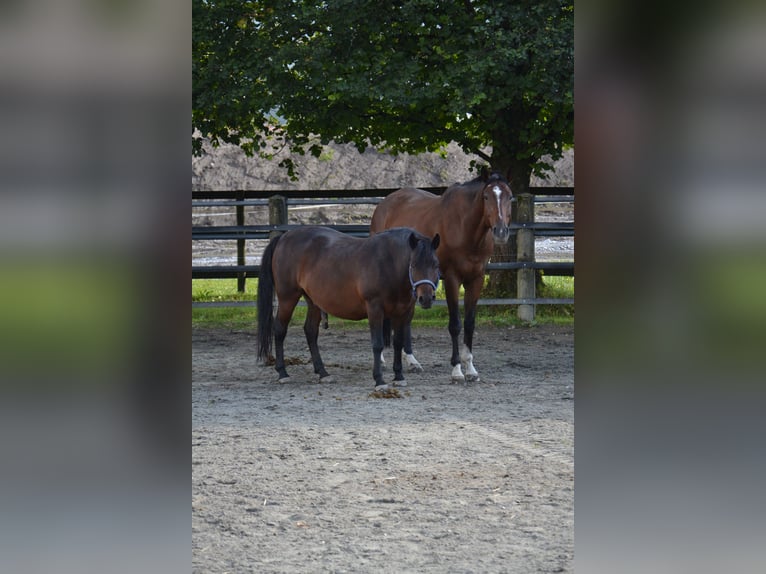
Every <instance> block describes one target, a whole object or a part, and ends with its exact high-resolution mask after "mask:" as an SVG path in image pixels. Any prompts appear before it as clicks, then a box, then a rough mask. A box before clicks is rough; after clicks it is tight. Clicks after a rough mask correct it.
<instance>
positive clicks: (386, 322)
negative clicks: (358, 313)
mask: <svg viewBox="0 0 766 574" xmlns="http://www.w3.org/2000/svg"><path fill="white" fill-rule="evenodd" d="M391 330H392V329H391V319H389V318H388V317H386V318H385V319H383V347H384V348H386V349H388V348H389V347H390V346H391Z"/></svg>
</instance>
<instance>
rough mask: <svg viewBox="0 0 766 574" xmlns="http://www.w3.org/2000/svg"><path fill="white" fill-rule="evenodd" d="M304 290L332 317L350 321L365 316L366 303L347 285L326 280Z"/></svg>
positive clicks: (358, 319)
mask: <svg viewBox="0 0 766 574" xmlns="http://www.w3.org/2000/svg"><path fill="white" fill-rule="evenodd" d="M304 291H305V292H306V295H308V297H309V298H310V299H311V300H312V301H313V302H314V304H315V305H317V306H318V307H319V308H320V309H322V310H323V311H325V312H326V313H329V314H330V315H333V316H334V317H338V318H340V319H348V320H350V321H360V320H362V319H365V318H366V317H367V304H366V303H365V301H364V300H363V299H360V298H359V296H358V295H357V294H356V293H355V292H354V291H351V290H349V288H348V286H345V287H344V285H336V284H335V283H333V282H327V283H323V284H322V285H321V286H319V287H317V286H314V288H310V289H304Z"/></svg>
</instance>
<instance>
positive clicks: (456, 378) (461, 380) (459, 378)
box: [452, 375, 465, 383]
mask: <svg viewBox="0 0 766 574" xmlns="http://www.w3.org/2000/svg"><path fill="white" fill-rule="evenodd" d="M452 382H453V383H464V382H465V377H464V376H463V375H460V376H455V375H453V376H452Z"/></svg>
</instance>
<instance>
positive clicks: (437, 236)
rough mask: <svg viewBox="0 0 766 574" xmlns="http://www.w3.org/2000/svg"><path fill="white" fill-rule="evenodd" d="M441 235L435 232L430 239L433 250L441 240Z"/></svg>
mask: <svg viewBox="0 0 766 574" xmlns="http://www.w3.org/2000/svg"><path fill="white" fill-rule="evenodd" d="M441 239H442V238H441V237H439V234H438V233H437V234H436V235H434V238H433V239H432V240H431V247H433V250H434V251H436V250H437V249H438V248H439V242H440V241H441Z"/></svg>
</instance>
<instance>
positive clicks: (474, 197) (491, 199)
mask: <svg viewBox="0 0 766 574" xmlns="http://www.w3.org/2000/svg"><path fill="white" fill-rule="evenodd" d="M512 198H513V194H512V193H511V188H510V187H509V185H508V182H507V181H506V179H505V178H504V177H503V176H502V175H500V174H499V173H496V172H493V173H491V174H490V173H488V172H486V171H484V172H483V173H482V175H481V176H479V177H477V178H476V179H474V180H472V181H469V182H466V183H462V184H455V185H453V186H451V187H449V188H448V189H447V190H445V192H444V194H443V195H441V196H438V195H434V194H433V193H429V192H427V191H423V190H422V189H414V188H404V189H399V190H397V191H395V192H394V193H392V194H390V195H389V196H388V197H386V198H385V199H384V200H383V201H382V202H380V203H379V204H378V206H377V207H376V208H375V212H374V213H373V215H372V222H371V224H370V233H371V234H373V233H378V232H381V231H383V230H384V229H388V228H390V227H398V226H407V227H412V228H414V229H417V230H418V231H420V232H421V233H423V234H425V235H428V236H433V235H434V234H437V233H438V234H439V235H440V236H441V238H442V240H441V243H440V245H439V248H438V250H437V252H436V254H437V256H438V257H439V268H440V270H441V274H442V279H443V280H444V290H445V293H446V299H447V306H448V307H449V332H450V335H451V336H452V358H451V361H450V362H451V364H452V380H453V381H463V380H465V379H466V378H467V379H468V380H469V381H478V380H479V373H478V372H477V371H476V368H475V367H474V365H473V332H474V325H475V320H476V301H477V300H478V298H479V295H480V293H481V288H482V287H483V286H484V274H485V268H486V265H487V261H488V260H489V257H490V256H491V255H492V252H493V250H494V248H495V242H498V243H506V242H507V241H508V238H509V237H510V229H509V228H508V224H509V223H510V219H511V200H512ZM461 285H463V286H464V287H465V298H464V307H465V309H464V313H465V332H464V337H463V343H464V344H463V346H462V348H460V349H458V335H459V334H460V312H459V307H458V298H459V290H460V286H461ZM404 351H405V353H406V355H405V357H406V359H407V362H408V363H409V365H410V368H411V369H414V370H420V364H419V363H418V362H417V360H416V359H415V358H414V356H413V355H412V337H411V334H410V330H409V325H408V326H407V329H406V332H405V341H404ZM461 361H462V364H463V365H464V366H465V369H466V372H465V375H463V371H462V369H461Z"/></svg>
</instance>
